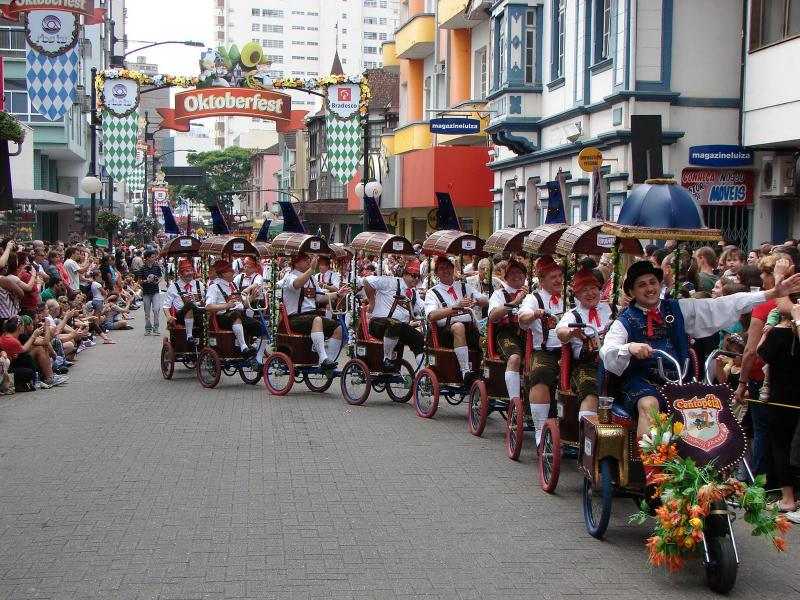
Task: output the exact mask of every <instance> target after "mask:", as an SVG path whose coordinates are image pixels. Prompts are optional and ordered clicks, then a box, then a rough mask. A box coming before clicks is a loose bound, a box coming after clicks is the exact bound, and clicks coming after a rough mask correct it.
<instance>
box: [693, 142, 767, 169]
mask: <svg viewBox="0 0 800 600" xmlns="http://www.w3.org/2000/svg"><path fill="white" fill-rule="evenodd" d="M689 164H690V165H697V166H700V167H746V166H748V165H752V164H753V151H752V150H748V149H747V148H743V147H742V146H733V145H729V144H712V145H708V146H691V147H690V148H689Z"/></svg>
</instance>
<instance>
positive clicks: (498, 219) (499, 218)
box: [492, 202, 503, 231]
mask: <svg viewBox="0 0 800 600" xmlns="http://www.w3.org/2000/svg"><path fill="white" fill-rule="evenodd" d="M492 221H494V230H495V231H497V230H498V229H502V228H503V203H502V202H495V203H494V204H493V207H492Z"/></svg>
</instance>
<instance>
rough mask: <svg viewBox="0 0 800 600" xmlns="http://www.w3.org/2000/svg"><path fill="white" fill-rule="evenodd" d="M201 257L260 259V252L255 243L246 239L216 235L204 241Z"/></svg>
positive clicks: (201, 247)
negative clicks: (251, 257)
mask: <svg viewBox="0 0 800 600" xmlns="http://www.w3.org/2000/svg"><path fill="white" fill-rule="evenodd" d="M199 254H200V256H202V257H208V256H220V257H225V258H230V257H234V256H253V257H258V256H259V251H258V248H256V247H255V246H254V245H253V243H252V242H251V241H250V240H248V239H247V238H244V237H239V236H235V235H215V236H212V237H210V238H206V239H205V240H203V244H202V245H201V246H200V252H199Z"/></svg>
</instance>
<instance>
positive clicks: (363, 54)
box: [214, 0, 400, 148]
mask: <svg viewBox="0 0 800 600" xmlns="http://www.w3.org/2000/svg"><path fill="white" fill-rule="evenodd" d="M399 3H400V0H337V1H336V2H333V1H330V0H273V1H272V2H269V4H267V3H264V2H259V1H257V0H214V32H215V33H214V42H215V44H216V45H217V46H222V45H226V46H227V45H230V44H236V45H237V46H238V47H239V48H241V47H242V45H244V44H245V43H247V42H250V41H255V42H258V43H260V44H261V46H262V47H263V50H264V54H265V56H266V57H267V58H268V59H269V60H270V62H271V73H272V75H273V76H274V77H301V78H314V77H320V76H325V75H327V74H328V72H327V71H326V69H327V68H328V66H329V65H331V63H332V62H333V56H334V54H335V53H336V51H337V50H338V52H339V56H340V57H341V62H342V67H343V69H344V72H345V73H347V74H358V73H361V72H362V71H363V70H364V69H369V68H376V67H379V66H381V60H382V58H381V51H380V47H381V44H382V43H383V42H384V41H386V40H388V39H391V37H392V34H393V32H394V30H395V28H396V25H397V14H398V8H399ZM291 95H292V106H293V108H295V109H299V110H308V111H309V112H310V113H312V114H313V113H315V112H316V111H317V110H319V108H320V98H319V97H317V96H313V95H310V94H306V93H303V92H291ZM216 127H217V128H216V130H215V141H216V143H217V145H218V146H219V147H220V148H223V147H225V146H227V145H230V144H231V143H232V140H233V138H234V137H235V136H236V134H237V133H238V132H239V131H242V130H246V129H248V128H250V127H256V128H257V127H262V128H264V127H267V128H268V127H272V124H271V123H263V124H259V123H255V124H253V123H251V121H250V120H248V119H244V118H242V117H227V118H224V119H220V120H219V122H218V123H217V126H216Z"/></svg>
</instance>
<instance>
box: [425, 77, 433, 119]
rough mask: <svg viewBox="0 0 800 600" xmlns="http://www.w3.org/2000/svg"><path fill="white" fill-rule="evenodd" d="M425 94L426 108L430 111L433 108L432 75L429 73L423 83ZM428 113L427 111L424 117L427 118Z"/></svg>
mask: <svg viewBox="0 0 800 600" xmlns="http://www.w3.org/2000/svg"><path fill="white" fill-rule="evenodd" d="M423 94H424V98H425V100H424V101H425V110H426V111H428V110H430V108H431V76H430V75H428V76H427V77H426V78H425V83H424V84H423ZM427 116H428V113H427V112H426V113H425V115H424V118H427Z"/></svg>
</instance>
